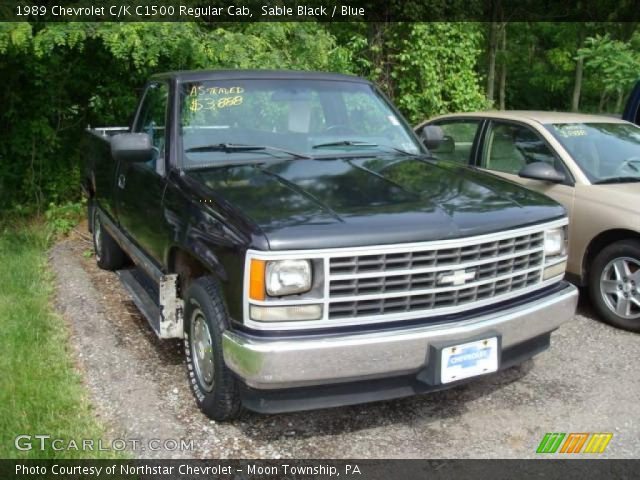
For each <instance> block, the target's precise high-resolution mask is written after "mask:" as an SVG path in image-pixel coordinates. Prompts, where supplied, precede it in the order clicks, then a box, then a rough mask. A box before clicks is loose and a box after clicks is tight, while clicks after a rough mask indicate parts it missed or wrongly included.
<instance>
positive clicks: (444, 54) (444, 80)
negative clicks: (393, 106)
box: [391, 23, 487, 123]
mask: <svg viewBox="0 0 640 480" xmlns="http://www.w3.org/2000/svg"><path fill="white" fill-rule="evenodd" d="M399 29H401V31H403V34H402V35H399V34H397V33H396V34H394V35H393V37H392V38H393V39H394V40H396V42H397V51H398V53H397V54H395V55H394V57H393V59H394V61H395V64H396V67H395V68H394V70H393V72H392V74H391V77H392V78H393V79H394V84H395V86H396V90H397V92H398V94H397V95H396V97H395V99H396V103H397V104H398V106H399V107H400V109H401V110H402V111H403V113H404V114H405V115H406V116H407V117H408V118H409V120H410V121H412V122H413V123H417V122H419V121H422V120H424V119H425V118H426V117H427V116H432V115H436V114H440V113H446V112H456V111H458V112H460V111H461V112H465V111H472V110H479V109H483V108H485V107H486V106H487V102H486V100H485V98H484V95H483V93H482V90H481V88H480V78H479V76H478V74H477V73H476V71H475V64H476V60H477V58H478V56H479V55H480V52H481V50H480V41H481V38H482V37H481V33H480V29H479V26H478V25H474V24H468V23H466V24H465V23H462V24H460V23H415V24H409V25H400V26H399Z"/></svg>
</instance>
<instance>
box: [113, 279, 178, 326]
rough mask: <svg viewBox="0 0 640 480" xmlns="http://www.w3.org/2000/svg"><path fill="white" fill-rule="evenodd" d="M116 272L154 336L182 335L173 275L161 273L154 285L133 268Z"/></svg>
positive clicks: (175, 282) (175, 283)
mask: <svg viewBox="0 0 640 480" xmlns="http://www.w3.org/2000/svg"><path fill="white" fill-rule="evenodd" d="M116 273H117V274H118V277H119V278H120V281H121V282H122V285H123V286H124V288H125V289H126V290H127V291H128V292H129V294H130V295H131V298H132V299H133V303H135V304H136V307H138V309H139V310H140V312H141V313H142V315H144V317H145V318H146V319H147V321H148V322H149V325H151V328H152V329H153V331H154V332H155V333H156V335H157V336H158V337H160V338H182V337H183V326H182V300H180V299H179V298H178V297H177V295H176V292H177V280H178V276H177V275H162V276H161V278H160V284H159V285H158V284H156V283H155V282H154V281H153V280H151V279H150V278H149V277H148V276H147V275H145V273H144V272H143V271H142V270H141V269H140V268H137V267H136V268H129V269H126V270H118V271H117V272H116Z"/></svg>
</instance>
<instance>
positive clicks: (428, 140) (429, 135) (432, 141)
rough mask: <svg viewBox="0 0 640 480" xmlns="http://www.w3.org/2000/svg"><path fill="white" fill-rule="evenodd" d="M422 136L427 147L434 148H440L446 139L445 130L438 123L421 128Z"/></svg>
mask: <svg viewBox="0 0 640 480" xmlns="http://www.w3.org/2000/svg"><path fill="white" fill-rule="evenodd" d="M420 138H421V139H422V143H424V146H425V147H427V148H428V149H429V150H433V149H436V148H438V146H439V145H440V144H441V143H442V141H443V140H444V132H443V131H442V128H440V127H438V126H437V125H427V126H425V127H422V129H421V130H420Z"/></svg>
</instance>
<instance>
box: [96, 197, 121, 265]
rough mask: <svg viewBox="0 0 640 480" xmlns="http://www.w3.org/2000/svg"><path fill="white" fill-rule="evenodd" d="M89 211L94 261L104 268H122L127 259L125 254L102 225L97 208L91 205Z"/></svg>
mask: <svg viewBox="0 0 640 480" xmlns="http://www.w3.org/2000/svg"><path fill="white" fill-rule="evenodd" d="M91 211H92V214H93V217H92V218H93V219H92V222H91V224H92V227H91V230H92V233H93V250H94V252H95V255H96V263H97V264H98V266H99V267H100V268H102V269H104V270H117V269H119V268H122V267H123V266H124V264H125V262H126V259H127V256H126V254H125V253H124V252H123V251H122V249H121V248H120V245H118V244H117V243H116V241H115V240H114V239H113V237H112V236H111V235H109V233H108V232H107V231H106V230H105V229H104V227H102V225H101V223H100V215H99V214H98V209H97V208H95V207H92V208H91Z"/></svg>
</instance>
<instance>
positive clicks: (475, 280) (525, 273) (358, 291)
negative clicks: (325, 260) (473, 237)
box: [328, 231, 544, 319]
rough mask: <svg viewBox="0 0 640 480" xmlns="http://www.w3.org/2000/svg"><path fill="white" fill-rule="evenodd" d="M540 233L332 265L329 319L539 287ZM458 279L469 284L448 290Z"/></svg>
mask: <svg viewBox="0 0 640 480" xmlns="http://www.w3.org/2000/svg"><path fill="white" fill-rule="evenodd" d="M543 244H544V233H543V232H542V231H539V232H534V233H529V234H524V235H519V236H514V237H511V238H505V239H500V240H495V241H489V242H480V243H475V244H470V245H464V246H461V247H456V248H441V249H426V248H425V249H418V250H412V251H407V252H397V251H394V252H389V253H380V254H376V255H357V256H340V257H332V258H330V259H329V312H328V313H329V315H328V316H329V319H340V318H347V317H360V316H375V315H384V314H389V313H403V312H412V311H416V310H435V309H440V308H447V307H455V306H459V305H464V304H468V303H473V302H476V301H481V300H487V299H491V298H492V297H494V296H497V295H502V294H506V293H511V292H514V291H517V290H518V289H522V288H526V287H529V286H531V285H534V284H536V283H539V282H540V281H541V271H542V267H543V259H544V257H543ZM456 272H457V273H464V274H468V276H469V277H470V279H469V280H468V281H466V282H463V283H460V284H450V285H449V284H447V283H446V282H445V278H444V277H446V276H448V275H455V274H456Z"/></svg>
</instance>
